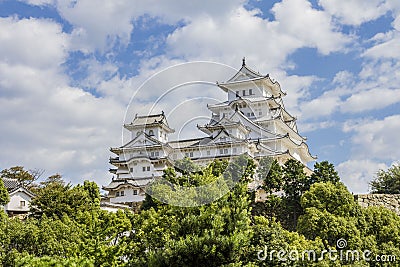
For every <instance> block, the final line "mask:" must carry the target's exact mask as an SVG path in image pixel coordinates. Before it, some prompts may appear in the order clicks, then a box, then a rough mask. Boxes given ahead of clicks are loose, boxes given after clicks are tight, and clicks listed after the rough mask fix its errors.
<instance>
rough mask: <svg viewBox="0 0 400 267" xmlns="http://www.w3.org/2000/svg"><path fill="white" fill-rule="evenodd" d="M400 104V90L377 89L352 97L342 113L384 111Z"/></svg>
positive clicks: (343, 106)
mask: <svg viewBox="0 0 400 267" xmlns="http://www.w3.org/2000/svg"><path fill="white" fill-rule="evenodd" d="M398 102H400V89H396V90H390V89H383V88H377V89H372V90H368V91H363V92H360V93H357V94H353V95H351V96H350V97H349V98H347V99H346V100H345V101H344V103H343V104H342V105H341V107H340V109H341V111H342V112H350V113H354V112H363V111H367V110H376V109H382V108H385V107H387V106H389V105H392V104H395V103H398Z"/></svg>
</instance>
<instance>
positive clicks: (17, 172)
mask: <svg viewBox="0 0 400 267" xmlns="http://www.w3.org/2000/svg"><path fill="white" fill-rule="evenodd" d="M43 172H44V170H40V169H34V170H29V171H27V170H25V169H24V167H22V166H14V167H11V168H9V169H4V170H2V171H1V173H0V176H1V178H8V179H15V180H17V181H18V183H19V184H20V185H23V186H28V185H30V184H32V183H33V182H34V181H36V180H37V179H39V178H40V176H41V175H42V174H43Z"/></svg>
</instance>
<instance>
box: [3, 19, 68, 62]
mask: <svg viewBox="0 0 400 267" xmlns="http://www.w3.org/2000/svg"><path fill="white" fill-rule="evenodd" d="M0 43H1V49H0V59H1V61H2V62H4V63H7V64H11V65H15V64H21V65H29V66H34V67H38V68H53V67H57V66H58V65H59V64H61V63H63V62H64V60H65V57H66V55H67V51H68V45H69V38H68V36H67V34H65V33H63V32H62V29H61V26H60V25H59V24H56V23H54V22H52V21H50V20H43V19H35V18H30V19H21V20H18V19H17V18H10V17H8V18H0Z"/></svg>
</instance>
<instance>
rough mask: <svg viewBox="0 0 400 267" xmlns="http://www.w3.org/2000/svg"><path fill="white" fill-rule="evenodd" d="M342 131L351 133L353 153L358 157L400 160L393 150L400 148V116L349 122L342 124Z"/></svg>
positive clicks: (396, 152) (399, 152)
mask: <svg viewBox="0 0 400 267" xmlns="http://www.w3.org/2000/svg"><path fill="white" fill-rule="evenodd" d="M343 130H344V131H345V132H351V133H353V136H352V138H351V140H352V143H353V150H354V151H353V152H354V154H357V155H359V156H360V157H368V158H371V157H375V158H379V159H381V160H391V161H395V160H398V159H399V158H400V151H399V150H397V149H393V148H396V147H399V146H400V139H399V138H398V133H399V132H400V115H392V116H388V117H385V118H384V119H365V120H361V121H354V120H350V121H347V122H346V123H345V124H344V126H343Z"/></svg>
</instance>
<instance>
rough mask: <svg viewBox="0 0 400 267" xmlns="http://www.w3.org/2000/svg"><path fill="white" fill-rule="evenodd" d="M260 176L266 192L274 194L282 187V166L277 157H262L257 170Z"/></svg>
mask: <svg viewBox="0 0 400 267" xmlns="http://www.w3.org/2000/svg"><path fill="white" fill-rule="evenodd" d="M257 173H258V178H259V179H260V180H262V181H263V189H264V190H265V192H267V193H269V194H272V193H273V192H276V191H279V190H281V188H282V184H283V177H282V175H283V174H282V167H281V165H280V164H279V163H278V161H277V160H276V159H273V158H271V157H265V158H262V159H261V160H260V162H259V167H258V170H257Z"/></svg>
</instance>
